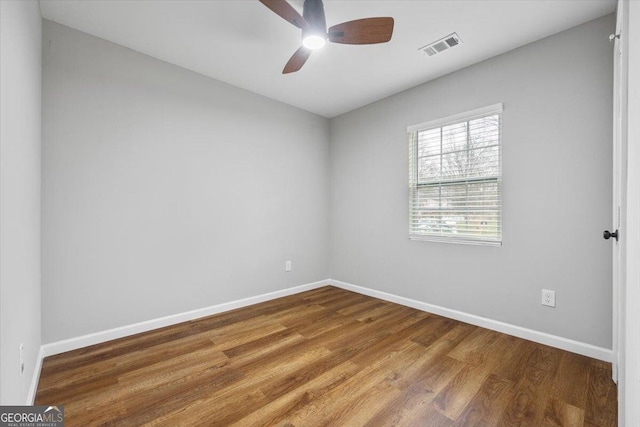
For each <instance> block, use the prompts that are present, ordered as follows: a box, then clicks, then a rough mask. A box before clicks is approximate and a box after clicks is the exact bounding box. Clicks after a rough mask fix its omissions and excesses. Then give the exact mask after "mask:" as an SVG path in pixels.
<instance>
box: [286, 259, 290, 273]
mask: <svg viewBox="0 0 640 427" xmlns="http://www.w3.org/2000/svg"><path fill="white" fill-rule="evenodd" d="M284 271H286V272H287V273H288V272H290V271H291V261H285V263H284Z"/></svg>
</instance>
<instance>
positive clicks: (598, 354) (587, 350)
mask: <svg viewBox="0 0 640 427" xmlns="http://www.w3.org/2000/svg"><path fill="white" fill-rule="evenodd" d="M328 282H329V283H330V284H331V285H333V286H336V287H338V288H342V289H346V290H348V291H353V292H357V293H359V294H363V295H368V296H371V297H374V298H378V299H382V300H385V301H390V302H394V303H396V304H401V305H404V306H407V307H411V308H415V309H417V310H421V311H426V312H428V313H434V314H438V315H440V316H444V317H448V318H450V319H455V320H459V321H461V322H465V323H470V324H472V325H475V326H480V327H482V328H486V329H491V330H493V331H497V332H502V333H504V334H508V335H512V336H514V337H518V338H523V339H526V340H529V341H534V342H537V343H540V344H544V345H548V346H551V347H555V348H559V349H561V350H566V351H570V352H572V353H577V354H581V355H583V356H588V357H592V358H594V359H598V360H603V361H605V362H611V358H612V353H611V350H610V349H606V348H602V347H597V346H595V345H592V344H587V343H583V342H580V341H574V340H570V339H568V338H562V337H559V336H556V335H551V334H547V333H545V332H539V331H534V330H533V329H527V328H523V327H521V326H516V325H512V324H509V323H505V322H500V321H498V320H493V319H488V318H486V317H481V316H476V315H474V314H469V313H464V312H462V311H457V310H452V309H450V308H446V307H440V306H438V305H433V304H429V303H426V302H422V301H417V300H414V299H410V298H405V297H401V296H398V295H393V294H389V293H386V292H382V291H376V290H373V289H369V288H365V287H362V286H358V285H352V284H350V283H345V282H341V281H338V280H333V279H329V280H328Z"/></svg>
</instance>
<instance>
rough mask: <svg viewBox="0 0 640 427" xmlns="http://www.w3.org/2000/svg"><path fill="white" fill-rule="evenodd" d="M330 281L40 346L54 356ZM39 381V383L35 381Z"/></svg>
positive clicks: (290, 293) (311, 287)
mask: <svg viewBox="0 0 640 427" xmlns="http://www.w3.org/2000/svg"><path fill="white" fill-rule="evenodd" d="M328 284H329V282H328V281H327V280H321V281H319V282H314V283H307V284H305V285H300V286H295V287H293V288H288V289H282V290H280V291H274V292H269V293H266V294H262V295H257V296H254V297H249V298H244V299H240V300H236V301H230V302H225V303H222V304H216V305H212V306H209V307H204V308H200V309H197V310H191V311H187V312H184V313H178V314H172V315H170V316H165V317H160V318H157V319H152V320H147V321H144V322H140V323H134V324H133V325H127V326H121V327H119V328H113V329H109V330H106V331H101V332H95V333H93V334H88V335H83V336H80V337H76V338H70V339H67V340H63V341H56V342H53V343H49V344H44V345H43V346H42V347H41V348H40V353H41V354H40V356H41V357H40V359H41V360H42V358H44V357H47V356H52V355H54V354H60V353H64V352H67V351H71V350H76V349H79V348H82V347H88V346H90V345H94V344H100V343H103V342H106V341H111V340H115V339H118V338H123V337H127V336H130V335H135V334H139V333H141V332H147V331H151V330H153V329H158V328H163V327H165V326H171V325H175V324H178V323H182V322H188V321H189V320H194V319H198V318H200V317H206V316H211V315H214V314H218V313H222V312H225V311H229V310H234V309H236V308H241V307H246V306H249V305H253V304H258V303H261V302H264V301H269V300H273V299H276V298H281V297H285V296H289V295H293V294H298V293H300V292H305V291H309V290H312V289H316V288H319V287H322V286H327V285H328ZM36 384H37V383H36Z"/></svg>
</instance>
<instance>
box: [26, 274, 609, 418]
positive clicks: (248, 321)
mask: <svg viewBox="0 0 640 427" xmlns="http://www.w3.org/2000/svg"><path fill="white" fill-rule="evenodd" d="M35 403H36V404H38V405H49V404H57V405H64V406H65V415H66V418H65V423H66V425H67V426H71V427H73V426H94V425H96V426H97V425H158V426H175V425H189V426H198V425H203V426H217V425H219V426H227V425H235V426H283V427H284V426H286V427H307V426H325V425H335V426H361V425H369V426H388V425H390V426H429V427H438V426H445V427H453V426H456V427H459V426H494V425H495V426H497V425H504V426H514V425H517V426H585V427H591V426H599V427H609V426H615V425H616V417H617V412H616V411H617V404H616V390H615V385H614V384H613V382H612V381H611V368H610V365H609V364H606V363H604V362H601V361H597V360H594V359H590V358H587V357H584V356H579V355H575V354H571V353H567V352H564V351H561V350H557V349H553V348H550V347H547V346H544V345H541V344H536V343H532V342H530V341H526V340H522V339H519V338H515V337H512V336H508V335H504V334H500V333H498V332H495V331H490V330H487V329H483V328H479V327H476V326H473V325H469V324H466V323H461V322H457V321H455V320H452V319H447V318H444V317H441V316H437V315H435V314H429V313H425V312H422V311H419V310H415V309H412V308H409V307H404V306H400V305H397V304H393V303H390V302H388V301H381V300H378V299H375V298H371V297H368V296H364V295H360V294H357V293H354V292H349V291H345V290H342V289H339V288H334V287H331V286H326V287H322V288H318V289H314V290H311V291H308V292H303V293H300V294H296V295H290V296H286V297H283V298H279V299H275V300H272V301H265V302H262V303H260V304H256V305H253V306H249V307H242V308H239V309H236V310H232V311H229V312H226V313H219V314H215V315H212V316H208V317H205V318H202V319H196V320H192V321H189V322H185V323H181V324H178V325H172V326H168V327H165V328H161V329H157V330H154V331H149V332H145V333H141V334H137V335H133V336H129V337H124V338H120V339H118V340H114V341H110V342H107V343H103V344H98V345H94V346H91V347H87V348H83V349H78V350H74V351H71V352H68V353H64V354H59V355H55V356H51V357H47V358H46V359H45V360H44V362H43V367H42V371H41V376H40V382H39V384H38V390H37V393H36V401H35Z"/></svg>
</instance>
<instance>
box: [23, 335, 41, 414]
mask: <svg viewBox="0 0 640 427" xmlns="http://www.w3.org/2000/svg"><path fill="white" fill-rule="evenodd" d="M42 359H44V349H43V347H42V346H40V350H39V351H38V357H37V359H36V366H35V367H34V368H33V377H31V385H30V386H29V394H27V403H26V405H28V406H31V405H33V402H34V401H35V400H36V391H37V390H38V381H40V371H41V370H42Z"/></svg>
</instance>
